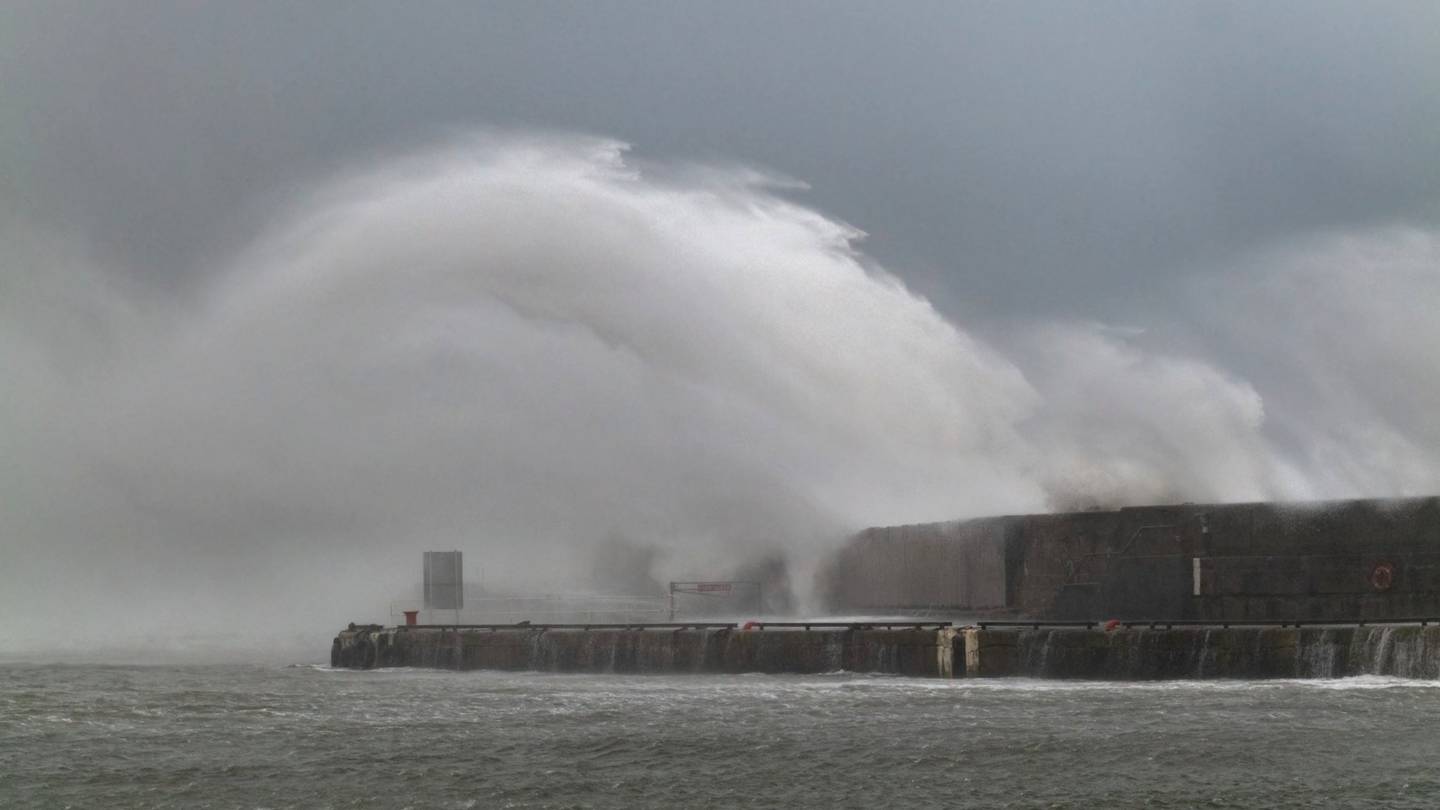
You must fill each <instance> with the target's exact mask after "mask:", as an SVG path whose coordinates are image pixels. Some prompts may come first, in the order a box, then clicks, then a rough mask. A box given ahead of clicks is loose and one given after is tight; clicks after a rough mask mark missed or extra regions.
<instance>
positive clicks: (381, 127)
mask: <svg viewBox="0 0 1440 810" xmlns="http://www.w3.org/2000/svg"><path fill="white" fill-rule="evenodd" d="M4 17H5V19H4V21H3V22H4V28H5V29H6V33H5V34H3V35H0V36H4V37H5V40H4V45H3V51H0V59H3V63H0V65H3V71H4V74H5V77H6V78H5V82H4V87H5V89H4V90H3V91H0V92H3V93H4V98H5V105H4V106H5V109H6V113H5V116H4V119H3V121H4V127H5V132H4V133H3V141H0V143H3V147H0V148H3V150H4V152H3V159H4V161H5V165H4V176H5V178H6V184H7V186H8V187H9V189H10V191H8V192H6V195H5V196H6V197H7V199H6V200H5V202H6V204H7V205H8V206H10V207H12V208H16V207H18V208H19V209H20V211H21V212H22V213H25V214H27V215H30V216H33V217H37V218H40V219H42V220H45V221H50V222H56V223H59V225H60V226H61V227H63V228H65V229H67V230H80V231H82V232H84V233H86V234H88V235H89V237H90V238H92V239H95V240H98V241H99V242H100V243H101V244H102V246H103V247H104V248H105V249H106V250H107V251H118V252H119V254H120V255H122V256H123V257H124V258H125V260H126V262H127V263H128V264H129V265H130V266H131V267H132V269H133V272H135V273H138V274H140V275H141V276H143V277H145V278H148V279H153V280H155V281H156V283H159V284H167V283H170V282H172V281H174V280H175V279H177V278H179V277H181V276H183V275H185V274H195V273H204V272H205V270H204V267H205V263H204V262H203V261H201V260H200V259H201V258H202V257H204V256H206V255H207V253H209V252H214V251H217V250H219V249H220V248H222V247H224V246H227V245H230V244H233V243H235V242H237V241H242V240H244V239H246V238H249V236H250V235H251V234H252V233H253V231H254V230H255V223H256V221H257V220H259V219H261V218H263V217H264V216H265V215H266V212H267V211H268V209H269V207H270V206H271V205H272V204H273V203H274V202H275V200H276V198H277V196H280V195H282V194H283V193H284V191H285V190H286V189H287V188H288V187H289V186H290V185H291V184H292V183H293V182H294V181H295V180H296V179H297V178H299V179H314V178H316V177H320V176H324V175H327V174H328V173H330V172H331V171H333V170H334V169H335V168H336V167H337V166H339V165H342V164H346V163H349V162H352V161H354V160H356V159H360V158H363V157H364V156H365V155H367V154H370V153H371V152H373V151H374V150H378V149H385V148H392V147H397V146H406V147H408V146H413V145H414V144H415V143H417V142H426V141H429V140H434V139H436V138H441V137H444V136H446V135H447V134H450V133H453V132H454V131H456V130H459V129H464V128H468V127H471V126H474V125H477V124H479V125H492V126H493V125H499V126H518V127H542V128H552V129H560V130H572V131H573V130H579V131H586V132H595V133H599V134H604V135H609V136H615V137H620V138H623V139H625V140H627V141H630V142H632V143H635V144H636V145H637V147H638V149H639V150H640V152H641V154H643V155H651V156H656V157H683V158H686V159H693V158H696V157H699V158H715V159H730V160H737V161H743V162H752V163H756V164H759V165H763V166H768V167H772V168H774V169H776V170H778V171H781V172H783V173H785V174H788V175H791V176H795V177H799V178H803V179H804V180H806V181H807V182H809V183H810V184H811V185H812V186H813V188H812V190H811V191H810V192H808V193H807V194H806V200H807V201H809V202H811V203H813V204H815V205H817V206H819V207H820V208H822V209H823V210H826V211H828V212H830V213H832V214H834V215H836V216H838V217H840V218H842V219H845V220H847V221H850V222H854V223H856V224H857V225H859V226H860V227H862V228H864V229H865V230H867V231H869V232H870V233H871V237H870V240H869V241H868V242H867V249H868V250H869V251H870V252H871V253H872V254H874V255H876V256H877V257H879V258H880V259H882V260H884V261H886V262H887V263H888V264H889V265H890V266H891V267H892V269H895V270H896V271H897V272H899V273H900V274H901V275H902V276H903V277H905V278H907V280H909V281H910V283H911V284H912V285H914V286H915V287H916V288H917V289H919V290H921V291H922V292H925V293H926V294H928V295H930V296H931V297H932V298H934V299H936V301H937V303H939V304H940V305H941V306H942V307H943V308H946V309H949V310H951V311H956V312H964V313H967V314H970V315H974V314H977V313H979V312H990V311H994V310H996V309H998V310H999V311H1002V312H1016V311H1020V312H1036V311H1052V312H1053V311H1060V312H1066V313H1070V314H1084V315H1100V316H1108V317H1115V316H1123V315H1124V306H1125V305H1124V304H1117V303H1113V302H1114V301H1115V300H1116V298H1117V295H1118V294H1120V293H1125V292H1129V291H1133V290H1134V289H1136V288H1140V289H1144V288H1146V287H1147V286H1149V285H1153V284H1154V283H1155V282H1156V279H1164V278H1167V277H1168V276H1171V275H1173V274H1175V273H1178V272H1183V271H1184V269H1185V268H1194V267H1197V266H1205V265H1207V263H1209V262H1212V261H1215V260H1219V259H1222V258H1224V257H1226V256H1228V255H1230V254H1233V253H1235V252H1237V251H1240V250H1243V249H1246V248H1250V247H1253V246H1256V245H1260V244H1264V243H1267V242H1270V241H1273V240H1275V239H1277V238H1279V237H1283V236H1285V235H1288V234H1293V233H1298V232H1306V231H1313V230H1324V229H1329V228H1335V227H1344V226H1356V225H1370V224H1376V223H1382V224H1384V223H1395V222H1400V223H1405V222H1412V223H1421V224H1424V223H1432V222H1434V221H1435V218H1436V215H1437V208H1436V203H1437V197H1440V191H1437V189H1440V160H1437V159H1436V157H1435V156H1436V155H1440V59H1437V58H1436V56H1435V54H1436V53H1440V6H1436V5H1435V4H1433V3H1428V2H1414V3H1396V2H1391V3H1365V4H1358V3H1357V4H1330V3H1315V2H1294V3H1266V4H1254V3H1234V4H1231V3H1195V4H1175V3H1167V4H1158V3H1084V4H1080V3H1076V4H1058V3H1054V4H1052V3H1032V4H1023V5H1021V4H1001V3H988V4H987V3H966V4H956V3H944V4H902V5H898V6H893V5H892V6H883V7H882V6H878V5H870V6H863V5H859V4H831V3H790V4H768V3H766V4H759V3H751V4H745V3H741V4H734V3H726V4H664V3H630V4H614V3H607V4H582V3H575V4H548V3H513V4H474V3H458V4H445V3H430V4H425V5H423V6H418V7H417V6H412V5H407V6H402V5H397V4H370V5H357V4H353V3H308V4H293V5H282V4H253V3H210V4H203V3H180V4H162V3H146V4H57V3H39V4H32V5H29V6H19V7H17V6H13V5H12V6H10V7H9V9H8V11H6V12H4Z"/></svg>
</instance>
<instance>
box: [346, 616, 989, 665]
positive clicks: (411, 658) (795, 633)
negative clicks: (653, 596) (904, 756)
mask: <svg viewBox="0 0 1440 810" xmlns="http://www.w3.org/2000/svg"><path fill="white" fill-rule="evenodd" d="M957 638H958V635H957V633H956V631H954V630H952V629H950V628H939V629H923V628H920V629H917V628H913V627H910V628H875V627H818V628H814V629H810V630H806V629H803V628H787V629H770V630H744V629H741V628H738V627H733V626H709V627H707V626H686V627H653V626H652V627H648V628H644V627H630V628H596V629H582V628H572V627H559V628H557V627H546V626H506V627H459V628H447V627H388V628H386V627H379V626H375V625H369V626H359V627H357V626H352V628H351V629H349V630H345V631H342V632H341V633H340V634H339V635H338V636H336V638H335V641H334V643H333V644H332V645H331V648H330V664H331V666H336V667H347V668H352V669H370V668H375V667H433V668H439V669H498V670H535V671H540V672H616V673H742V672H764V673H801V674H814V673H821V672H839V671H848V672H876V673H886V674H892V675H909V676H917V677H950V676H951V675H953V674H954V673H952V672H951V671H950V669H949V668H950V666H951V665H952V663H953V662H954V661H956V660H961V661H963V660H964V658H963V653H962V654H961V655H960V656H956V655H955V653H954V649H953V647H954V645H955V643H956V640H957Z"/></svg>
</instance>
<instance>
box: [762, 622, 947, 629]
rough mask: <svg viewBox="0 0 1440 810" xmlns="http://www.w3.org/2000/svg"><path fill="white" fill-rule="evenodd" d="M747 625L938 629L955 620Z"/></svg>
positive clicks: (805, 627) (806, 627)
mask: <svg viewBox="0 0 1440 810" xmlns="http://www.w3.org/2000/svg"><path fill="white" fill-rule="evenodd" d="M745 626H746V627H749V628H752V629H755V630H764V629H765V628H767V627H792V628H793V627H799V628H803V629H805V630H809V629H811V628H812V627H828V628H835V627H844V628H848V629H850V630H873V629H875V628H877V627H878V628H885V629H892V630H893V629H894V628H896V627H905V628H911V629H914V630H924V629H925V628H927V627H933V628H936V629H937V630H938V629H942V628H946V627H954V626H955V623H954V622H746V623H745Z"/></svg>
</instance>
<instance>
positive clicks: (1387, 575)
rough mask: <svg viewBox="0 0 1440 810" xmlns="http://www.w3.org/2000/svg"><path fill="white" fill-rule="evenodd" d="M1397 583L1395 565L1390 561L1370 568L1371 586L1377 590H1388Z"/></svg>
mask: <svg viewBox="0 0 1440 810" xmlns="http://www.w3.org/2000/svg"><path fill="white" fill-rule="evenodd" d="M1394 584H1395V566H1393V565H1391V564H1390V563H1388V562H1383V563H1380V564H1379V565H1376V566H1375V567H1374V568H1373V569H1371V570H1370V587H1372V588H1374V589H1375V590H1377V591H1388V590H1390V586H1391V585H1394Z"/></svg>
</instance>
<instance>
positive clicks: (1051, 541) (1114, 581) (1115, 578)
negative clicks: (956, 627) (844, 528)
mask: <svg viewBox="0 0 1440 810" xmlns="http://www.w3.org/2000/svg"><path fill="white" fill-rule="evenodd" d="M823 587H824V590H825V592H826V593H827V595H828V597H829V601H830V608H831V609H832V610H834V611H837V612H844V613H871V614H878V613H892V612H923V611H931V612H936V613H968V614H972V615H992V616H1023V617H1026V618H1040V619H1052V620H1080V619H1084V620H1106V619H1112V618H1115V619H1137V620H1141V619H1144V620H1149V619H1191V620H1214V621H1242V620H1250V621H1295V620H1337V621H1346V620H1361V619H1370V620H1379V619H1393V618H1407V617H1418V616H1440V498H1436V497H1424V498H1405V499H1387V500H1352V501H1326V502H1316V503H1249V504H1181V505H1175V506H1146V507H1134V508H1125V509H1119V510H1114V511H1092V512H1072V513H1066V514H1051V515H1014V516H1004V517H993V518H978V519H974V520H966V521H957V522H952V523H929V524H918V525H912V526H891V527H880V528H872V529H866V530H865V531H863V532H860V533H859V534H858V535H856V536H855V537H853V538H851V540H850V541H849V543H847V544H846V545H845V546H844V547H843V548H842V549H841V550H840V551H839V552H838V553H837V554H836V555H835V556H834V558H833V559H832V560H831V562H830V564H829V565H828V566H827V569H826V575H825V581H824V583H823Z"/></svg>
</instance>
